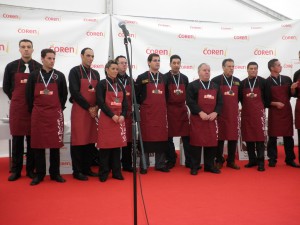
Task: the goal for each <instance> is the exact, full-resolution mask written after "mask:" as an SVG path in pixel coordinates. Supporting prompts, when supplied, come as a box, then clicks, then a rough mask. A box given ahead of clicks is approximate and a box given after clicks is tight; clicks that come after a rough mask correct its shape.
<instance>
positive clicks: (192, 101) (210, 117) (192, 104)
mask: <svg viewBox="0 0 300 225" xmlns="http://www.w3.org/2000/svg"><path fill="white" fill-rule="evenodd" d="M198 75H199V79H198V80H194V81H193V82H191V83H190V84H189V85H188V87H187V94H186V103H187V105H188V107H189V108H190V111H191V117H190V120H191V124H190V154H191V175H197V174H198V169H199V165H200V162H201V151H202V147H204V171H206V172H211V173H221V171H220V170H219V169H218V168H217V167H215V165H214V159H215V156H216V150H217V146H218V123H217V115H218V114H219V113H220V112H221V109H222V104H223V103H222V95H221V93H220V90H219V86H218V85H217V84H215V83H213V82H211V81H210V80H209V79H210V66H209V65H208V64H206V63H202V64H200V65H199V67H198Z"/></svg>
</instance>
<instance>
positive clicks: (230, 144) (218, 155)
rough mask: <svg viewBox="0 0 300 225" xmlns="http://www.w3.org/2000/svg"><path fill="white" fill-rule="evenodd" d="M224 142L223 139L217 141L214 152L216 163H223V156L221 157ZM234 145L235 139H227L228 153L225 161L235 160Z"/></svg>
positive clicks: (231, 161)
mask: <svg viewBox="0 0 300 225" xmlns="http://www.w3.org/2000/svg"><path fill="white" fill-rule="evenodd" d="M224 142H225V141H221V140H219V141H218V148H217V153H216V162H217V163H223V162H224V157H223V150H224ZM236 146H237V141H235V140H234V141H230V140H228V144H227V149H228V155H227V160H226V161H227V162H228V163H233V162H234V161H235V152H236Z"/></svg>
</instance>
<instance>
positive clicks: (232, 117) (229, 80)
mask: <svg viewBox="0 0 300 225" xmlns="http://www.w3.org/2000/svg"><path fill="white" fill-rule="evenodd" d="M222 68H223V74H221V75H219V76H217V77H215V78H213V79H212V80H211V81H212V82H214V83H216V84H217V85H219V86H220V90H221V93H222V98H223V107H222V112H221V114H220V115H219V117H218V125H219V141H218V149H217V153H216V165H217V167H218V168H219V169H220V168H222V167H223V163H224V161H225V160H224V158H223V149H224V142H225V140H227V141H228V142H227V149H228V156H227V160H226V161H227V165H226V166H227V167H229V168H232V169H236V170H238V169H240V167H239V166H238V165H237V164H236V163H235V153H236V147H237V140H238V137H239V99H238V96H239V85H240V80H239V79H238V78H236V77H234V76H233V72H234V61H233V59H224V60H223V62H222Z"/></svg>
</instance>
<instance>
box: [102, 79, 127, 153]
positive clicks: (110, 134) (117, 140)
mask: <svg viewBox="0 0 300 225" xmlns="http://www.w3.org/2000/svg"><path fill="white" fill-rule="evenodd" d="M116 85H118V99H119V100H118V102H116V101H115V99H116V96H115V93H114V92H113V91H108V81H106V93H105V104H106V105H107V106H108V107H109V108H110V110H111V111H112V112H113V113H114V114H115V115H117V116H120V115H121V112H122V102H123V97H124V96H123V92H122V89H121V87H120V86H119V84H117V83H116ZM126 145H127V139H126V126H125V122H123V123H121V124H119V123H115V122H114V121H113V120H112V118H110V117H108V116H107V115H106V114H105V113H104V112H103V111H101V112H100V118H99V124H98V138H97V147H98V148H100V150H101V149H106V148H120V147H123V146H126Z"/></svg>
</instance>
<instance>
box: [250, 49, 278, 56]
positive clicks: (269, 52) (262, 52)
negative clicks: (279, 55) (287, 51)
mask: <svg viewBox="0 0 300 225" xmlns="http://www.w3.org/2000/svg"><path fill="white" fill-rule="evenodd" d="M254 55H275V54H274V51H273V50H261V49H255V50H254Z"/></svg>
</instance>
